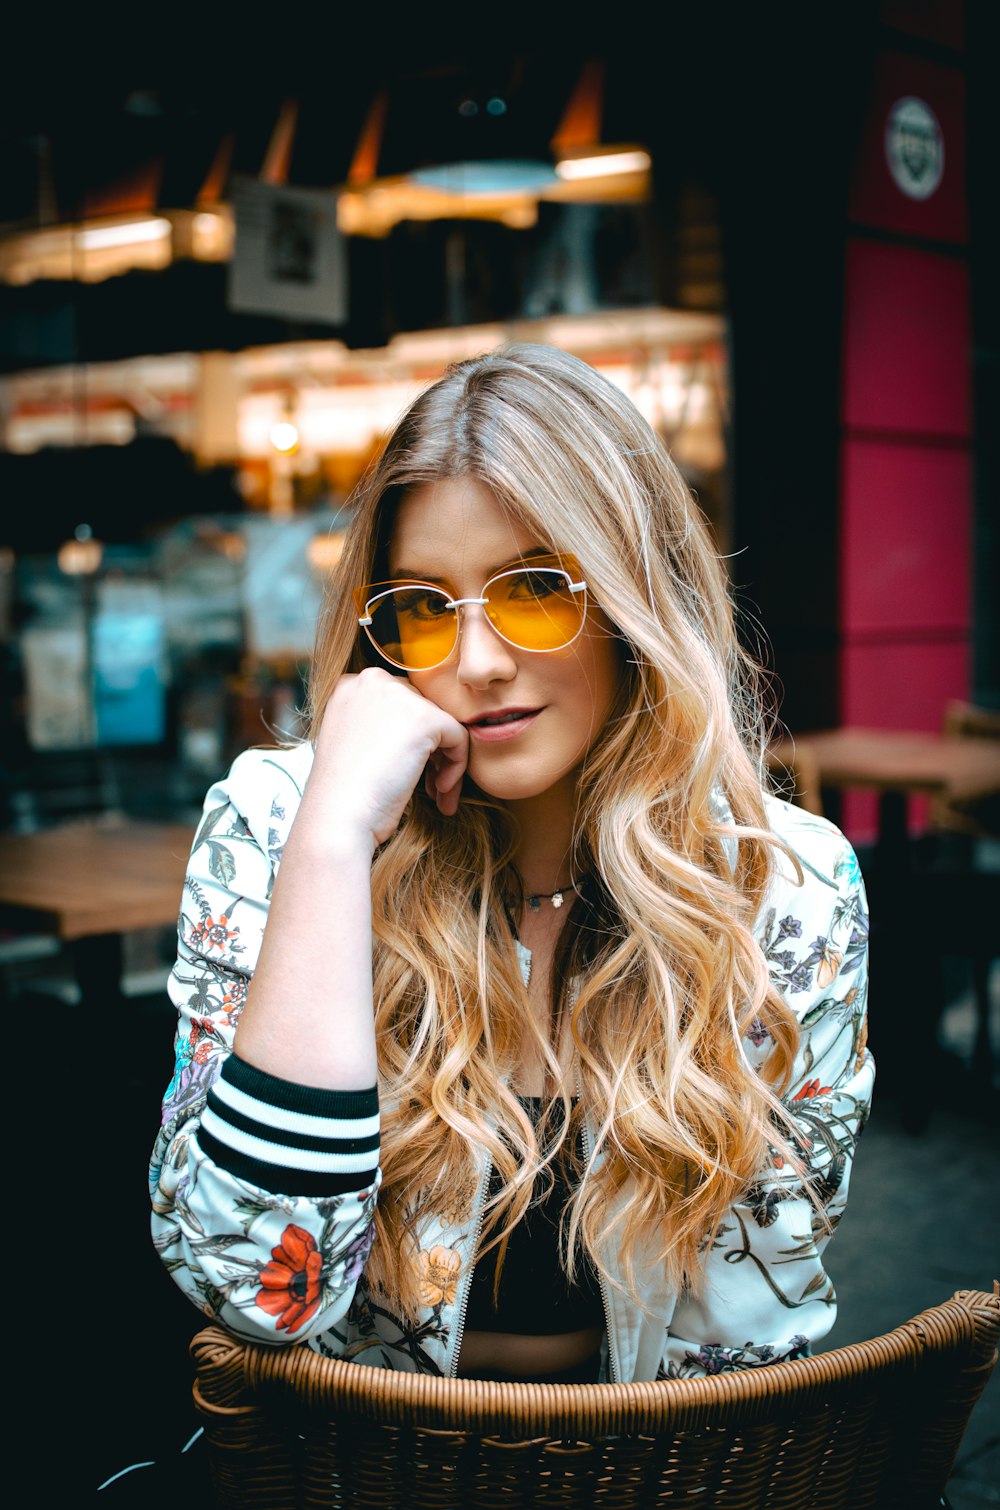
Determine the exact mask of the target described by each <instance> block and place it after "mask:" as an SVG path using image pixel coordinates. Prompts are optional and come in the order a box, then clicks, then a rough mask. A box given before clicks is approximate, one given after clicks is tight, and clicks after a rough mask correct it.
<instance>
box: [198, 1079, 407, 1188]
mask: <svg viewBox="0 0 1000 1510" xmlns="http://www.w3.org/2000/svg"><path fill="white" fill-rule="evenodd" d="M198 1142H199V1144H200V1145H201V1149H202V1152H203V1153H205V1154H207V1155H208V1157H209V1158H210V1159H212V1161H213V1162H214V1163H215V1164H217V1165H218V1166H219V1168H220V1169H225V1170H227V1171H228V1173H230V1174H233V1175H235V1176H236V1177H237V1179H240V1180H245V1181H246V1182H247V1183H248V1184H251V1185H259V1186H260V1188H261V1189H262V1190H267V1191H269V1192H270V1193H271V1194H272V1195H305V1196H324V1195H340V1194H343V1193H346V1192H349V1191H360V1190H366V1189H367V1188H368V1187H369V1186H370V1185H372V1184H373V1183H374V1181H375V1175H376V1171H377V1169H378V1151H379V1111H378V1091H377V1090H376V1088H375V1087H374V1086H372V1088H371V1090H364V1091H324V1090H319V1089H316V1088H315V1087H313V1086H307V1085H293V1084H292V1083H291V1082H290V1081H288V1080H279V1079H278V1078H277V1076H275V1075H268V1074H267V1073H266V1072H265V1071H264V1070H258V1069H255V1068H254V1066H253V1065H250V1064H247V1063H246V1062H245V1061H244V1060H242V1059H240V1058H238V1057H237V1055H236V1054H230V1055H229V1057H228V1059H227V1060H226V1062H225V1064H224V1065H223V1067H222V1073H221V1075H220V1076H219V1078H218V1080H217V1081H216V1083H215V1085H214V1086H213V1087H212V1089H211V1091H210V1092H209V1095H208V1103H207V1105H206V1107H205V1111H204V1114H203V1116H202V1120H201V1129H200V1131H199V1133H198Z"/></svg>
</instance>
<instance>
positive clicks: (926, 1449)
mask: <svg viewBox="0 0 1000 1510" xmlns="http://www.w3.org/2000/svg"><path fill="white" fill-rule="evenodd" d="M998 1334H1000V1292H998V1291H997V1287H996V1286H995V1287H994V1294H993V1295H985V1294H983V1293H981V1292H978V1291H969V1290H963V1291H960V1292H959V1293H958V1294H957V1295H955V1296H954V1297H953V1299H952V1300H949V1301H947V1302H946V1303H944V1304H943V1305H939V1306H935V1307H933V1308H932V1309H931V1310H928V1311H924V1312H922V1313H921V1315H919V1316H917V1317H915V1318H914V1319H913V1320H912V1321H908V1322H906V1324H905V1325H903V1326H901V1327H898V1328H897V1329H896V1330H895V1331H893V1332H889V1333H887V1334H886V1335H885V1336H883V1337H877V1338H875V1339H873V1340H872V1341H870V1342H861V1343H855V1344H852V1345H851V1346H850V1347H845V1348H841V1349H838V1350H837V1351H835V1352H830V1353H823V1354H819V1355H818V1356H816V1357H814V1358H804V1359H800V1360H798V1361H796V1362H793V1363H778V1364H773V1365H771V1366H769V1367H766V1368H758V1369H755V1370H752V1371H748V1372H740V1373H731V1374H721V1375H716V1376H715V1377H712V1378H707V1379H683V1380H671V1381H664V1382H662V1383H658V1384H590V1385H575V1384H557V1385H553V1384H548V1385H542V1384H495V1383H484V1382H481V1381H476V1380H469V1379H462V1380H459V1379H437V1378H431V1377H428V1376H426V1375H415V1374H400V1373H393V1372H389V1371H383V1370H381V1369H373V1368H363V1367H359V1366H357V1365H356V1364H352V1363H344V1362H340V1361H331V1360H329V1359H324V1358H321V1357H320V1356H319V1355H318V1354H316V1353H314V1352H312V1351H311V1350H310V1349H309V1348H307V1347H293V1348H280V1349H279V1348H267V1347H260V1346H249V1345H246V1344H243V1343H240V1342H238V1341H236V1340H234V1339H233V1338H232V1337H230V1336H229V1335H228V1334H226V1333H225V1332H223V1331H221V1330H219V1329H218V1328H215V1327H210V1328H208V1329H207V1330H205V1331H202V1332H200V1333H199V1334H198V1336H197V1337H196V1338H195V1339H194V1341H193V1342H192V1344H191V1347H192V1354H193V1356H194V1359H195V1363H196V1367H197V1379H196V1382H195V1386H194V1398H195V1404H196V1406H197V1409H198V1411H199V1413H200V1415H201V1417H202V1419H203V1421H204V1425H205V1437H206V1441H207V1449H208V1459H209V1468H210V1472H211V1475H212V1481H213V1485H214V1488H215V1492H216V1495H217V1502H218V1503H219V1504H220V1505H222V1506H233V1507H236V1506H239V1507H240V1510H244V1507H247V1510H250V1507H254V1506H257V1507H265V1506H266V1507H268V1510H279V1507H280V1510H293V1507H294V1510H305V1507H308V1510H318V1507H320V1506H322V1507H326V1510H329V1507H335V1506H337V1507H339V1506H343V1507H348V1506H350V1507H351V1510H366V1507H374V1506H379V1507H388V1506H401V1507H405V1510H421V1507H434V1510H440V1507H454V1510H476V1507H484V1510H500V1507H510V1510H513V1507H516V1506H522V1505H523V1506H533V1507H534V1506H552V1507H556V1506H559V1507H567V1506H580V1507H587V1510H590V1507H597V1510H605V1507H608V1510H610V1507H619V1506H620V1507H626V1506H629V1507H636V1510H638V1507H644V1506H654V1505H655V1506H660V1505H664V1506H675V1507H680V1506H684V1507H686V1510H694V1507H703V1510H709V1507H712V1510H715V1507H718V1510H763V1507H767V1510H805V1507H810V1510H836V1507H843V1510H866V1507H869V1506H871V1507H875V1506H878V1507H879V1510H886V1507H899V1510H924V1507H928V1510H929V1507H931V1506H935V1507H936V1506H938V1505H940V1504H941V1503H942V1502H943V1501H942V1498H941V1496H942V1493H943V1491H944V1487H945V1484H946V1481H947V1479H948V1475H949V1473H950V1471H951V1467H952V1464H953V1462H954V1459H955V1454H956V1452H957V1450H958V1446H959V1443H960V1441H961V1438H962V1434H963V1432H964V1430H965V1426H966V1423H967V1421H968V1419H969V1415H970V1413H971V1411H972V1408H973V1406H974V1405H975V1403H976V1400H977V1399H978V1398H979V1395H980V1393H981V1392H982V1390H983V1388H984V1386H985V1385H986V1382H987V1380H988V1379H989V1376H990V1373H991V1371H992V1369H993V1366H994V1364H995V1362H996V1357H997V1338H998Z"/></svg>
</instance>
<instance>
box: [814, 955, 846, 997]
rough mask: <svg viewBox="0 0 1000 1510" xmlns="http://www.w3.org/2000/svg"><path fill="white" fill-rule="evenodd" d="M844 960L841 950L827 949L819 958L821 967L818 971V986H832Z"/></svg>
mask: <svg viewBox="0 0 1000 1510" xmlns="http://www.w3.org/2000/svg"><path fill="white" fill-rule="evenodd" d="M843 958H844V956H843V953H842V952H841V950H839V949H830V948H829V947H827V948H825V949H824V950H823V951H822V953H821V954H820V957H819V965H818V966H817V969H816V984H817V986H820V987H823V986H828V985H830V984H831V982H832V981H835V980H836V978H837V971H838V970H839V969H840V962H841V960H842V959H843Z"/></svg>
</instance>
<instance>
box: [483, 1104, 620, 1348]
mask: <svg viewBox="0 0 1000 1510" xmlns="http://www.w3.org/2000/svg"><path fill="white" fill-rule="evenodd" d="M518 1099H519V1100H520V1102H521V1105H522V1106H523V1107H524V1109H525V1110H526V1111H527V1113H528V1115H529V1116H530V1117H533V1118H534V1119H535V1120H537V1118H538V1116H539V1115H540V1111H541V1097H539V1096H520V1097H519V1098H518ZM552 1173H553V1177H554V1179H553V1185H552V1189H551V1190H550V1191H549V1193H548V1195H547V1196H546V1197H545V1199H544V1200H543V1201H539V1202H538V1203H537V1204H536V1205H532V1206H529V1208H528V1210H527V1211H526V1212H525V1214H524V1216H523V1217H522V1219H521V1221H519V1222H518V1224H517V1226H516V1227H515V1228H514V1230H513V1231H512V1233H511V1235H510V1241H509V1242H508V1244H507V1253H506V1256H505V1258H504V1264H503V1269H502V1271H501V1274H500V1293H499V1296H498V1302H497V1305H496V1306H494V1304H493V1285H494V1282H495V1279H496V1258H497V1250H496V1248H491V1249H490V1251H489V1252H488V1253H487V1254H486V1255H485V1256H484V1257H483V1258H482V1259H480V1261H479V1263H478V1264H477V1265H476V1267H475V1269H474V1270H473V1274H472V1283H471V1285H470V1288H469V1305H468V1310H467V1311H466V1316H465V1325H466V1329H467V1330H468V1331H473V1332H517V1333H520V1334H521V1335H522V1336H535V1337H537V1336H545V1335H554V1334H555V1333H558V1332H578V1331H582V1330H583V1329H584V1328H585V1327H593V1326H603V1325H604V1303H603V1300H602V1299H601V1287H600V1281H599V1278H598V1274H597V1270H596V1269H595V1268H594V1266H593V1264H592V1263H591V1261H590V1258H589V1256H588V1255H587V1254H586V1253H584V1254H581V1255H580V1257H579V1259H578V1261H577V1266H576V1279H575V1281H574V1282H573V1284H572V1285H570V1284H569V1283H568V1282H567V1279H566V1274H565V1271H564V1270H563V1267H562V1264H561V1262H560V1259H559V1219H560V1217H561V1215H562V1212H563V1208H564V1207H565V1205H566V1203H567V1201H568V1200H569V1196H570V1192H569V1187H568V1185H567V1182H566V1173H565V1170H564V1169H563V1168H562V1167H561V1165H560V1161H559V1160H556V1162H555V1164H554V1165H553V1169H552ZM498 1189H499V1176H498V1175H497V1172H496V1170H494V1172H493V1177H492V1180H491V1182H490V1192H489V1193H490V1195H491V1196H493V1195H495V1194H496V1193H497V1191H498Z"/></svg>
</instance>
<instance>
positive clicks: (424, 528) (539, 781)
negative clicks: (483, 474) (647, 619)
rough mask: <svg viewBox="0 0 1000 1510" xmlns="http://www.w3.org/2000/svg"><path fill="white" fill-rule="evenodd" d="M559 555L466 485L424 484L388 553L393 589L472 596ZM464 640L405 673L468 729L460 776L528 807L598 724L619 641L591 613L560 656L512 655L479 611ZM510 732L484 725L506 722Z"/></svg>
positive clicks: (486, 493) (479, 489)
mask: <svg viewBox="0 0 1000 1510" xmlns="http://www.w3.org/2000/svg"><path fill="white" fill-rule="evenodd" d="M558 548H559V543H558V541H556V542H553V541H550V540H546V539H545V538H540V537H539V536H537V535H536V534H535V533H534V532H533V531H532V530H531V529H528V528H526V527H525V526H524V525H522V524H520V523H519V522H518V521H517V520H516V519H513V518H512V517H511V516H510V515H509V514H508V513H507V512H506V511H505V510H504V509H503V508H502V507H501V505H500V504H499V503H498V502H497V500H496V498H495V497H494V495H493V493H492V492H491V491H490V489H489V488H488V487H486V485H485V484H484V483H481V482H479V481H477V480H476V479H474V478H471V477H459V478H447V479H442V480H441V481H438V482H431V483H424V484H422V485H421V486H420V487H416V488H412V489H411V490H410V491H409V492H407V493H406V494H405V495H404V498H403V501H402V503H401V504H400V506H399V509H398V511H397V514H396V519H395V524H394V527H393V532H392V538H391V540H390V544H389V570H390V573H391V575H392V577H393V578H394V579H399V578H404V579H405V578H412V579H414V580H418V581H424V582H427V581H430V582H434V583H440V584H441V585H442V586H443V587H445V588H446V589H447V590H448V591H449V592H450V593H451V594H452V596H453V597H456V598H477V597H479V596H480V594H481V592H482V587H483V583H484V582H486V580H487V579H488V578H489V577H491V576H492V575H493V574H494V573H495V572H497V571H500V570H502V569H503V568H504V567H506V566H510V565H512V564H514V563H516V562H517V561H518V560H520V559H521V558H522V557H524V556H527V555H530V554H532V553H537V552H540V551H552V550H557V549H558ZM460 612H461V623H462V628H461V634H460V636H459V642H458V646H457V647H456V649H455V650H454V651H453V653H452V655H451V657H450V659H449V660H447V661H446V662H445V663H444V665H443V666H436V667H434V668H433V669H432V670H430V671H411V672H410V673H409V680H410V681H411V683H412V684H413V686H414V687H416V689H417V691H418V692H420V693H421V694H422V695H423V696H424V697H427V698H430V700H431V702H434V703H436V704H437V705H438V707H439V708H443V709H444V710H445V712H446V713H450V714H451V715H452V717H453V718H456V719H457V720H458V721H459V723H462V724H464V725H465V726H466V728H467V729H468V730H469V775H470V776H471V777H472V779H473V781H474V782H475V783H476V785H477V786H478V787H479V788H480V789H481V790H482V791H483V792H485V793H487V794H488V795H489V796H491V797H495V798H497V799H499V800H500V801H507V802H516V801H520V800H524V799H526V798H531V797H537V796H539V795H540V794H541V793H543V792H548V791H550V790H551V789H552V788H554V787H556V786H558V785H560V784H562V783H565V782H566V781H567V780H570V781H574V782H575V776H574V773H575V771H576V769H577V767H578V766H579V765H580V762H581V761H582V760H583V758H584V756H585V755H586V754H587V752H588V751H589V750H590V748H591V746H592V745H593V744H594V741H595V740H596V739H597V736H598V735H599V734H600V732H601V730H602V729H603V727H604V724H605V722H606V720H607V717H608V714H609V712H610V710H611V706H612V704H613V702H614V699H615V694H616V692H617V690H618V686H619V684H620V681H621V675H622V651H621V642H620V641H619V640H618V638H617V637H616V635H615V633H614V631H613V629H612V627H611V625H610V623H609V621H608V620H607V619H606V618H605V616H604V614H603V613H602V612H601V611H600V609H598V608H596V607H595V606H594V605H593V602H589V603H588V607H587V617H586V620H585V623H584V626H583V630H582V632H581V633H580V635H579V636H578V637H577V638H576V639H575V640H574V641H573V643H572V644H571V645H568V646H566V647H565V648H563V649H561V650H552V651H545V652H532V651H528V650H520V649H518V648H517V647H516V646H514V645H509V644H508V643H507V642H506V641H505V640H502V639H501V638H500V636H499V635H498V634H496V633H495V631H494V630H493V629H492V628H491V626H490V624H489V621H488V620H487V619H486V617H485V614H484V612H483V609H482V608H481V607H480V606H479V605H477V604H469V605H468V606H466V607H464V608H462V609H461V611H460ZM514 711H516V712H518V713H519V714H521V715H523V716H521V717H518V718H517V719H514V720H513V721H510V722H504V723H496V722H494V723H492V724H490V723H488V722H484V720H486V719H488V718H490V717H492V718H494V719H495V718H496V717H497V716H498V715H507V714H510V713H511V712H514Z"/></svg>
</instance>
